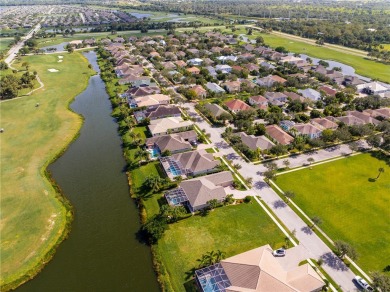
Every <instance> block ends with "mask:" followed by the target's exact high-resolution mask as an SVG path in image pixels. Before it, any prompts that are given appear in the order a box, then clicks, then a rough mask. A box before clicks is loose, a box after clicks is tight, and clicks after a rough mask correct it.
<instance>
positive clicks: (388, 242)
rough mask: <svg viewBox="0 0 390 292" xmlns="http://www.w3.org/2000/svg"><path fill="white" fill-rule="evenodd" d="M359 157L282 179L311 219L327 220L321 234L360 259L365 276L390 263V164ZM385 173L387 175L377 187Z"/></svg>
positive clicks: (281, 183)
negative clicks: (343, 243)
mask: <svg viewBox="0 0 390 292" xmlns="http://www.w3.org/2000/svg"><path fill="white" fill-rule="evenodd" d="M373 155H377V154H370V153H366V154H360V155H357V156H352V157H348V158H345V159H341V160H337V161H334V162H329V163H325V164H322V165H317V166H313V168H312V169H311V170H310V169H308V168H307V169H304V170H299V171H294V172H290V173H287V174H283V175H280V176H278V177H277V180H276V184H277V185H278V186H279V187H280V188H281V189H282V190H283V191H287V190H289V191H294V192H295V194H296V197H295V198H294V202H295V203H296V204H297V205H298V206H299V207H300V208H301V209H302V210H303V211H304V212H305V213H306V214H307V215H308V216H309V217H312V216H319V217H321V218H322V219H323V221H324V222H323V224H322V225H321V228H322V230H324V232H325V233H326V234H327V235H329V236H330V237H331V238H332V239H333V240H344V241H346V242H348V243H349V244H351V245H352V246H354V247H355V248H356V250H357V251H358V253H359V254H360V257H359V259H358V260H357V264H358V265H360V267H361V268H363V269H364V270H365V271H366V272H369V271H374V270H377V271H381V270H383V269H384V268H385V266H387V265H388V264H389V262H390V233H389V230H390V211H389V210H390V197H389V194H390V167H389V164H390V160H389V158H382V157H381V159H377V158H375V157H374V156H373ZM380 167H382V168H384V169H385V172H384V173H382V174H381V176H380V177H379V179H378V180H377V181H372V179H373V178H376V177H377V175H378V169H379V168H380Z"/></svg>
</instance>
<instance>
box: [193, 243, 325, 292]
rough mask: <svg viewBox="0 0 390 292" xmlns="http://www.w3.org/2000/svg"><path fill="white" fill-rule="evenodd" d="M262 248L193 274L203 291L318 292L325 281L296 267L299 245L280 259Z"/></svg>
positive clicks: (309, 269) (305, 267)
mask: <svg viewBox="0 0 390 292" xmlns="http://www.w3.org/2000/svg"><path fill="white" fill-rule="evenodd" d="M272 252H273V250H272V248H271V246H269V245H268V244H267V245H264V246H261V247H258V248H255V249H252V250H249V251H247V252H244V253H241V254H238V255H235V256H232V257H229V258H227V259H224V260H221V262H219V263H216V264H214V265H211V266H208V267H206V268H203V269H199V270H197V271H195V276H196V281H197V283H198V285H199V287H200V289H201V291H202V292H208V291H229V292H239V291H241V292H242V291H247V292H249V291H253V292H254V291H256V292H276V291H283V292H319V291H321V290H322V288H323V287H324V286H325V282H324V281H323V280H322V278H321V277H320V276H319V275H318V274H317V273H316V271H315V270H314V269H313V268H312V267H311V266H310V264H308V263H305V264H303V265H299V263H298V262H297V255H300V254H303V251H301V246H296V247H293V248H291V249H288V250H287V252H286V256H285V257H283V258H280V257H274V256H273V254H272Z"/></svg>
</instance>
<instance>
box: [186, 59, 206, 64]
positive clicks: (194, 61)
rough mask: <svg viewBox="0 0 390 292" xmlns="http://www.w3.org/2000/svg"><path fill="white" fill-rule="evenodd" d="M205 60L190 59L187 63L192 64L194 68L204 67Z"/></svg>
mask: <svg viewBox="0 0 390 292" xmlns="http://www.w3.org/2000/svg"><path fill="white" fill-rule="evenodd" d="M202 63H203V60H202V59H199V58H194V59H190V60H188V61H187V64H190V65H192V66H200V65H202Z"/></svg>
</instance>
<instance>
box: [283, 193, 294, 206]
mask: <svg viewBox="0 0 390 292" xmlns="http://www.w3.org/2000/svg"><path fill="white" fill-rule="evenodd" d="M284 196H285V197H286V199H287V204H288V203H290V200H291V199H293V198H295V193H294V192H292V191H286V192H285V193H284Z"/></svg>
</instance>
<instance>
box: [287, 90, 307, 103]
mask: <svg viewBox="0 0 390 292" xmlns="http://www.w3.org/2000/svg"><path fill="white" fill-rule="evenodd" d="M283 94H284V95H287V97H288V98H290V99H291V100H299V101H300V102H304V101H305V98H304V97H303V96H302V95H299V94H296V93H295V92H290V91H284V92H283Z"/></svg>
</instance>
